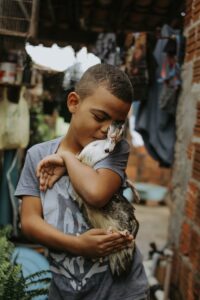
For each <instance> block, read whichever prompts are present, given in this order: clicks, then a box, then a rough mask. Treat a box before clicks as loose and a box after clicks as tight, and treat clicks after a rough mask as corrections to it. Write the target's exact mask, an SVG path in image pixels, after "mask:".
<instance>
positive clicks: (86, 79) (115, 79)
mask: <svg viewBox="0 0 200 300" xmlns="http://www.w3.org/2000/svg"><path fill="white" fill-rule="evenodd" d="M99 86H103V87H105V88H106V89H107V90H108V91H109V92H110V93H111V94H112V95H114V96H115V97H117V98H119V99H120V100H122V101H124V102H128V103H132V101H133V87H132V84H131V82H130V80H129V78H128V76H127V75H126V74H125V73H124V72H123V71H122V70H120V69H119V68H118V67H116V66H113V65H109V64H97V65H94V66H92V67H90V68H89V69H87V71H86V72H85V73H84V74H83V75H82V77H81V79H80V81H79V82H78V83H77V84H76V86H75V92H76V93H77V94H79V96H80V98H81V99H84V98H86V97H88V96H90V95H92V94H93V93H94V90H95V89H96V88H97V87H99Z"/></svg>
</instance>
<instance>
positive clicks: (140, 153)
mask: <svg viewBox="0 0 200 300" xmlns="http://www.w3.org/2000/svg"><path fill="white" fill-rule="evenodd" d="M171 173H172V171H171V169H169V168H161V167H160V166H159V163H158V162H157V161H155V160H154V159H153V158H151V156H150V155H149V154H148V152H147V150H146V148H145V147H137V148H134V147H131V152H130V156H129V160H128V167H127V175H128V177H129V179H131V180H133V181H137V182H148V183H154V184H158V185H162V186H169V185H170V182H171Z"/></svg>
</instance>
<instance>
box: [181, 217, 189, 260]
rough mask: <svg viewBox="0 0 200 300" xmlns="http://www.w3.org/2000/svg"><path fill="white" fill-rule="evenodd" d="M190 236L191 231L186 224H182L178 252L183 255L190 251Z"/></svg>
mask: <svg viewBox="0 0 200 300" xmlns="http://www.w3.org/2000/svg"><path fill="white" fill-rule="evenodd" d="M190 235H191V229H190V225H189V224H188V223H186V222H184V223H183V224H182V228H181V235H180V244H179V248H180V252H181V253H182V254H183V255H188V254H189V250H190Z"/></svg>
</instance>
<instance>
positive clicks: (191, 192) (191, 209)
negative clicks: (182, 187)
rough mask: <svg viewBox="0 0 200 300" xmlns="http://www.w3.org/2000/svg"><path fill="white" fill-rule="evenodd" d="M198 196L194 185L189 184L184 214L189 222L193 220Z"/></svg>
mask: <svg viewBox="0 0 200 300" xmlns="http://www.w3.org/2000/svg"><path fill="white" fill-rule="evenodd" d="M198 195H199V189H198V187H197V186H196V184H195V183H193V182H189V185H188V191H187V195H186V205H185V214H186V216H187V217H188V218H189V219H190V220H194V219H195V215H196V206H197V205H196V203H197V198H198Z"/></svg>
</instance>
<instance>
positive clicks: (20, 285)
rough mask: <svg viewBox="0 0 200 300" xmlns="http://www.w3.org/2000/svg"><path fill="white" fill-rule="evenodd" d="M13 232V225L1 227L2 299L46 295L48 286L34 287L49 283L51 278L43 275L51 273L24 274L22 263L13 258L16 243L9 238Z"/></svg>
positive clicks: (25, 298) (28, 298) (0, 276)
mask: <svg viewBox="0 0 200 300" xmlns="http://www.w3.org/2000/svg"><path fill="white" fill-rule="evenodd" d="M11 232H12V227H11V226H6V227H4V228H2V229H0V300H31V299H33V298H34V297H36V296H39V295H46V294H47V293H48V286H47V287H45V288H35V289H34V285H36V284H38V283H46V284H48V283H49V281H50V278H48V277H46V278H44V277H43V278H41V276H43V275H46V274H49V271H42V272H37V273H34V274H32V275H30V276H27V277H24V276H23V273H22V268H21V265H19V264H17V263H16V262H15V261H14V262H12V260H11V257H12V253H13V251H14V249H15V246H14V244H13V243H12V242H11V241H10V240H9V237H10V235H11Z"/></svg>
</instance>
